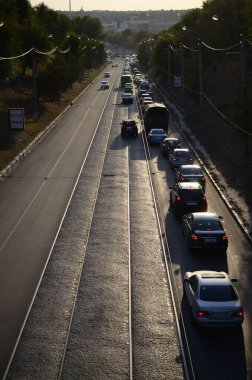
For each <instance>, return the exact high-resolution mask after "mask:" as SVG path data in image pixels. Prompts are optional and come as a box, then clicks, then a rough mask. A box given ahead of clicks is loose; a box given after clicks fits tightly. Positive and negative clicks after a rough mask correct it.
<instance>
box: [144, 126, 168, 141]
mask: <svg viewBox="0 0 252 380" xmlns="http://www.w3.org/2000/svg"><path fill="white" fill-rule="evenodd" d="M165 138H166V133H165V131H164V130H163V129H158V128H155V129H151V130H150V132H149V133H148V141H149V143H150V144H153V145H154V144H159V145H160V144H161V142H162V141H163V140H164V139H165Z"/></svg>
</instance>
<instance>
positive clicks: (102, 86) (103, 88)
mask: <svg viewBox="0 0 252 380" xmlns="http://www.w3.org/2000/svg"><path fill="white" fill-rule="evenodd" d="M107 88H109V82H108V81H107V80H102V81H101V90H105V89H107Z"/></svg>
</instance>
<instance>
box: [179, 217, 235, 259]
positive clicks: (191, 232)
mask: <svg viewBox="0 0 252 380" xmlns="http://www.w3.org/2000/svg"><path fill="white" fill-rule="evenodd" d="M221 219H222V217H220V216H218V215H216V214H215V213H212V212H195V213H191V214H187V215H185V216H183V218H182V225H183V232H184V235H185V238H186V242H187V246H188V248H189V249H193V250H194V249H195V250H196V249H207V250H209V249H210V250H212V251H213V252H215V251H221V252H226V250H227V247H228V237H227V235H226V232H225V230H224V228H223V225H222V223H221Z"/></svg>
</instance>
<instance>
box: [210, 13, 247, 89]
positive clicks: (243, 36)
mask: <svg viewBox="0 0 252 380" xmlns="http://www.w3.org/2000/svg"><path fill="white" fill-rule="evenodd" d="M212 19H213V20H214V21H222V22H225V23H227V24H230V25H234V26H235V27H236V28H237V29H239V30H240V36H241V83H242V84H244V83H245V81H246V78H247V60H246V30H245V26H241V25H239V24H236V23H235V22H233V21H229V20H226V19H224V18H223V17H219V16H218V15H213V16H212Z"/></svg>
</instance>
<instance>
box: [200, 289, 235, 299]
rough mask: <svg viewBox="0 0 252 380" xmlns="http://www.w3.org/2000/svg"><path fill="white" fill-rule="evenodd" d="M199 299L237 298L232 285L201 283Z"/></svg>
mask: <svg viewBox="0 0 252 380" xmlns="http://www.w3.org/2000/svg"><path fill="white" fill-rule="evenodd" d="M200 299H201V300H202V301H212V302H225V301H226V302H228V301H235V300H237V295H236V293H235V291H234V288H233V287H232V285H202V286H201V287H200Z"/></svg>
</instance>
